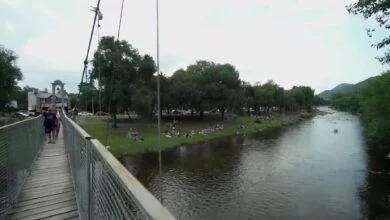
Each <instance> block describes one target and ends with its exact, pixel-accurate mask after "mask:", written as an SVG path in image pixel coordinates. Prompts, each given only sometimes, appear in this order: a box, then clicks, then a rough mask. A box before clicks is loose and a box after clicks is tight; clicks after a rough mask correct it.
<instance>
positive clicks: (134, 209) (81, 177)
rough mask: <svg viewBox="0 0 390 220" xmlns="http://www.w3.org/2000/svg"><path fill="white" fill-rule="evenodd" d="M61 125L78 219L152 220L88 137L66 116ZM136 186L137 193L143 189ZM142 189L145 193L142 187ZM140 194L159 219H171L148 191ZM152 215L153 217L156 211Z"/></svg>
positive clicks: (148, 212) (147, 211)
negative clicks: (149, 202) (153, 208)
mask: <svg viewBox="0 0 390 220" xmlns="http://www.w3.org/2000/svg"><path fill="white" fill-rule="evenodd" d="M63 125H64V134H65V145H66V146H67V148H68V153H69V159H70V164H71V171H72V176H73V182H74V185H75V189H76V199H77V205H78V208H79V215H80V219H152V218H151V217H150V216H151V215H150V211H151V210H146V209H145V208H144V206H142V205H141V203H140V202H139V199H137V198H136V197H135V196H134V194H133V193H132V190H130V189H129V183H125V182H124V181H123V180H122V179H121V178H120V176H119V175H123V172H122V173H121V174H119V173H118V172H117V171H115V170H114V169H113V167H112V163H111V165H110V163H109V162H108V160H109V159H107V157H106V156H103V155H102V154H101V151H99V150H98V146H97V145H95V142H94V141H91V137H90V136H89V135H88V134H87V133H86V132H85V131H84V130H82V129H81V128H80V127H79V126H78V125H77V124H76V123H75V122H73V121H72V120H71V119H69V118H68V117H64V120H63ZM99 145H100V143H99ZM100 147H102V146H100ZM110 155H111V154H110ZM114 160H115V161H116V159H114ZM111 161H112V158H111ZM116 162H117V161H116ZM118 164H119V162H118ZM124 172H127V170H125V171H124ZM136 187H138V191H140V190H139V189H140V188H141V187H142V186H141V187H140V185H137V186H136ZM142 190H144V191H143V192H147V190H146V189H144V188H143V187H142V189H141V191H142ZM145 194H149V195H145ZM142 195H145V197H148V198H150V197H152V199H150V200H149V201H151V203H153V204H154V207H158V209H157V210H158V211H157V212H158V213H160V212H161V214H162V215H161V219H173V217H172V216H171V215H170V214H169V212H168V211H166V209H165V208H164V207H163V206H161V204H160V203H159V202H158V201H157V200H156V199H155V198H154V197H153V196H151V194H150V193H149V192H147V193H144V194H142ZM156 204H159V205H156ZM160 206H161V207H160ZM152 215H154V216H156V212H154V213H152ZM157 215H158V214H157ZM166 216H168V217H166ZM154 218H155V217H154ZM158 218H159V217H157V219H158Z"/></svg>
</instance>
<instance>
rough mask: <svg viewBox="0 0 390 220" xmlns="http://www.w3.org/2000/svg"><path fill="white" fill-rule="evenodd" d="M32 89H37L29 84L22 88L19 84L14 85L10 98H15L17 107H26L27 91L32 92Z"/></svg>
mask: <svg viewBox="0 0 390 220" xmlns="http://www.w3.org/2000/svg"><path fill="white" fill-rule="evenodd" d="M34 90H38V89H36V88H33V87H30V86H25V87H23V88H20V87H19V86H17V87H16V89H15V91H14V93H13V94H12V99H15V100H16V101H17V102H18V108H19V109H27V108H28V100H27V97H28V92H33V91H34Z"/></svg>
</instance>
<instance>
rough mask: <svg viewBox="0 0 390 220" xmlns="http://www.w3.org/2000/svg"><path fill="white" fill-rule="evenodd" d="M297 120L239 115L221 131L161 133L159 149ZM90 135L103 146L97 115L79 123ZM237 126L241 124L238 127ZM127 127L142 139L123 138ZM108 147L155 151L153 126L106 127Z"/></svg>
mask: <svg viewBox="0 0 390 220" xmlns="http://www.w3.org/2000/svg"><path fill="white" fill-rule="evenodd" d="M295 121H297V120H296V119H295V120H294V119H291V118H287V119H284V120H280V119H279V120H273V121H267V122H262V123H254V122H252V121H251V120H250V118H249V117H239V118H237V119H235V120H233V119H231V120H230V121H228V122H226V123H225V128H224V129H223V130H219V131H215V132H212V133H209V134H207V135H202V134H196V135H194V136H192V137H189V138H187V137H172V138H168V137H166V136H164V135H161V136H160V137H161V139H160V143H161V147H162V148H169V147H175V146H180V145H182V144H194V143H199V142H202V141H206V140H211V139H215V138H220V137H226V136H231V135H235V134H236V132H239V133H240V134H249V133H255V132H261V131H264V130H268V129H270V128H279V127H282V126H285V125H288V124H291V123H294V122H295ZM79 124H80V125H81V126H82V128H84V129H85V130H86V131H87V132H88V133H89V134H90V135H91V136H92V137H94V138H97V139H98V140H99V141H100V142H101V143H103V145H105V143H106V136H107V135H106V134H107V132H106V131H107V124H106V121H103V120H102V119H98V118H87V117H86V118H84V119H82V120H81V121H80V123H79ZM215 124H216V122H209V123H207V122H183V123H182V124H180V125H178V126H177V129H179V130H180V132H181V133H182V134H183V133H186V132H188V133H189V132H190V131H191V130H193V129H194V130H195V131H197V132H198V131H199V130H201V129H205V128H207V127H208V126H210V125H215ZM241 125H244V126H243V127H241ZM130 128H135V129H137V130H138V131H139V132H140V137H142V138H143V139H144V141H142V142H141V141H134V140H130V139H129V138H128V137H127V132H128V131H129V129H130ZM167 129H168V126H167V125H166V124H165V123H162V126H161V132H164V131H165V130H167ZM109 131H110V132H109V135H108V146H110V148H109V150H110V151H111V153H113V154H114V155H115V156H117V157H120V156H124V155H129V154H136V153H139V152H143V151H156V150H158V148H157V126H156V125H155V124H150V123H142V122H119V123H118V128H116V129H113V128H109Z"/></svg>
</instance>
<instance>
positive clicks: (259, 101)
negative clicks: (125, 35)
mask: <svg viewBox="0 0 390 220" xmlns="http://www.w3.org/2000/svg"><path fill="white" fill-rule="evenodd" d="M157 77H159V79H160V97H161V109H160V113H162V112H166V113H167V114H170V113H171V112H172V110H185V111H187V110H189V111H191V114H195V113H194V112H196V114H198V116H200V118H202V117H203V114H204V112H205V111H213V112H219V114H220V115H221V119H224V118H225V112H227V111H229V112H236V113H242V112H243V111H244V110H246V112H247V113H249V114H252V112H253V113H254V114H268V113H269V111H271V110H274V109H277V110H279V111H295V110H300V109H305V110H311V104H312V101H313V98H314V91H313V90H312V89H311V88H310V87H304V86H299V87H294V88H292V89H291V90H285V89H283V88H282V87H280V86H279V85H278V84H276V83H275V82H273V81H272V80H270V81H268V82H266V83H264V84H256V85H251V84H250V83H247V82H243V81H242V80H241V79H240V74H239V71H238V70H237V69H236V68H235V67H234V66H233V65H231V64H229V63H215V62H212V61H207V60H198V61H196V62H195V63H194V64H191V65H189V66H187V67H186V68H181V69H178V70H176V71H175V72H174V73H173V74H172V75H171V76H169V77H167V76H165V75H164V74H162V73H159V74H157V73H156V64H155V62H154V60H153V58H152V57H151V56H150V55H147V54H145V55H141V54H140V53H139V52H138V50H137V49H135V48H133V47H132V45H131V44H129V43H128V42H127V41H125V40H122V41H117V40H115V39H114V37H109V36H106V37H102V39H101V41H100V43H99V46H98V48H97V50H96V51H95V53H94V60H93V70H92V72H91V76H90V81H89V82H88V83H85V84H84V85H83V86H81V87H80V91H81V94H82V97H83V95H85V96H86V97H95V98H96V97H97V95H96V94H97V89H96V88H95V86H94V85H95V84H96V80H98V79H100V87H101V95H102V103H103V106H104V107H103V109H105V110H108V106H109V104H110V106H109V107H110V113H112V115H113V116H114V126H115V115H116V114H117V113H119V112H127V113H128V114H129V112H130V111H134V112H136V113H137V114H138V115H140V116H141V117H143V118H145V119H153V117H154V116H155V115H156V113H157V109H156V107H157V106H156V102H157V96H156V94H157V88H156V80H157ZM86 99H87V100H88V98H86ZM89 99H90V100H91V101H92V99H93V100H94V103H95V105H96V104H98V102H97V100H95V99H94V98H89ZM86 105H87V106H88V105H89V104H86ZM129 115H130V114H129Z"/></svg>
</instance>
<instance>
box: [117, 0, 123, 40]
mask: <svg viewBox="0 0 390 220" xmlns="http://www.w3.org/2000/svg"><path fill="white" fill-rule="evenodd" d="M123 2H124V0H122V6H121V14H120V16H119V27H118V35H117V38H116V39H117V40H119V35H120V33H121V26H122V12H123Z"/></svg>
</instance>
